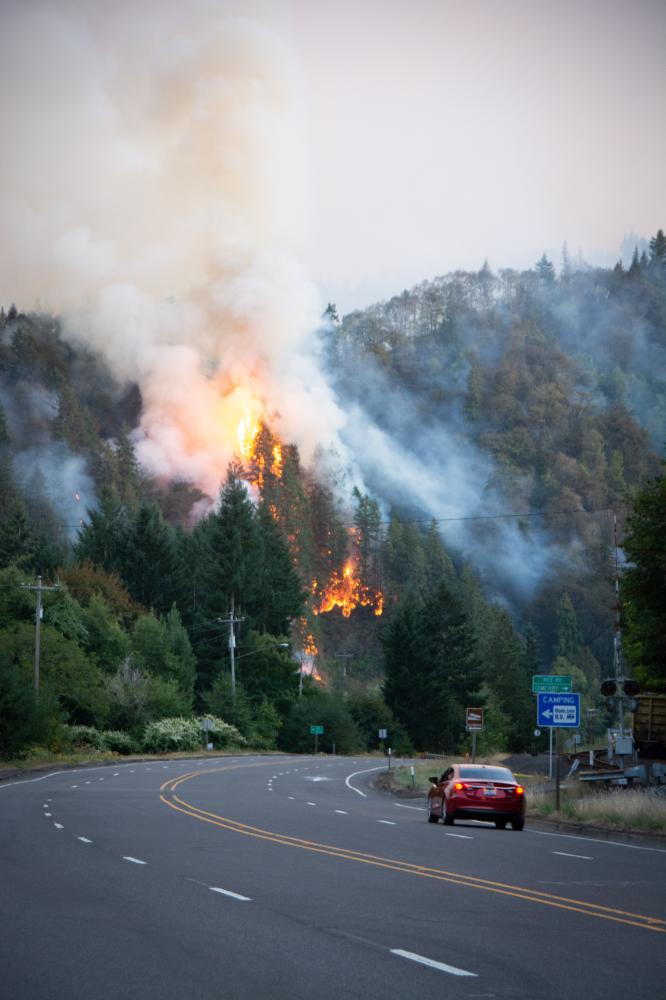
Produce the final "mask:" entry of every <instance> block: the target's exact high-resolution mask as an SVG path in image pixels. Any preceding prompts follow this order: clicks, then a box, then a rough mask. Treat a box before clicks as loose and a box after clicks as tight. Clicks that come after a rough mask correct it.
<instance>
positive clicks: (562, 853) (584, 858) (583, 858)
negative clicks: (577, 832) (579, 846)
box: [550, 851, 594, 861]
mask: <svg viewBox="0 0 666 1000" xmlns="http://www.w3.org/2000/svg"><path fill="white" fill-rule="evenodd" d="M550 853H551V854H559V856H560V857H561V858H580V860H581V861H594V858H592V857H590V856H589V854H567V852H566V851H551V852H550Z"/></svg>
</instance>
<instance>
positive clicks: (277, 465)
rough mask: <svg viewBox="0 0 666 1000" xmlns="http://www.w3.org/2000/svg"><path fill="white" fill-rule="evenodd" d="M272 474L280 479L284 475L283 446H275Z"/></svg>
mask: <svg viewBox="0 0 666 1000" xmlns="http://www.w3.org/2000/svg"><path fill="white" fill-rule="evenodd" d="M271 472H272V473H273V475H274V476H277V478H278V479H279V478H280V477H281V475H282V446H281V445H279V444H274V445H273V464H272V465H271Z"/></svg>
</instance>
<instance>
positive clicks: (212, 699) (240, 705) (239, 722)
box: [202, 672, 254, 739]
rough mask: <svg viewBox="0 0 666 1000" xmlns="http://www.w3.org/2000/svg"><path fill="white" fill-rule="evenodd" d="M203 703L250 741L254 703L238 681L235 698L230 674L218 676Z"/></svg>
mask: <svg viewBox="0 0 666 1000" xmlns="http://www.w3.org/2000/svg"><path fill="white" fill-rule="evenodd" d="M202 701H203V703H204V705H205V707H206V708H207V709H208V711H209V712H212V713H213V715H217V716H220V717H221V718H224V719H227V720H228V721H229V722H230V723H231V724H232V725H234V726H235V727H236V728H237V729H238V730H239V732H241V733H242V734H243V736H245V737H247V738H248V739H249V738H250V737H251V734H252V726H253V722H254V711H253V706H252V703H251V702H250V700H249V698H248V697H247V695H246V694H245V689H244V687H243V685H242V684H241V683H239V682H238V681H237V682H236V694H235V697H234V696H233V695H232V690H231V677H230V675H229V674H228V673H223V672H219V673H218V674H217V675H216V677H215V680H214V681H213V683H212V685H211V687H210V688H209V689H208V691H205V692H204V693H203V697H202Z"/></svg>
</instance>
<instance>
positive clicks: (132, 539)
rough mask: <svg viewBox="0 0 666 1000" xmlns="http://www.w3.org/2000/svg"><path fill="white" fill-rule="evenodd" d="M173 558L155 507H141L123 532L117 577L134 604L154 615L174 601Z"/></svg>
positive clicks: (170, 537)
mask: <svg viewBox="0 0 666 1000" xmlns="http://www.w3.org/2000/svg"><path fill="white" fill-rule="evenodd" d="M175 569H176V557H175V552H174V541H173V535H172V532H171V529H170V528H169V526H168V525H167V524H166V523H165V521H164V519H163V517H162V514H161V511H160V509H159V507H158V506H157V504H155V503H142V504H141V506H140V507H139V509H138V510H137V512H136V515H135V516H134V518H133V519H132V520H131V522H130V524H129V526H128V532H127V545H126V550H125V559H124V561H123V565H122V566H121V567H120V575H121V577H122V579H123V581H124V583H125V585H126V587H127V589H128V590H129V592H130V594H131V595H132V597H133V598H134V600H135V601H138V602H139V603H140V604H143V606H144V607H146V608H153V609H154V610H155V611H156V612H158V614H162V613H165V612H166V611H167V610H168V609H169V608H170V607H171V605H172V603H173V600H174V597H175V581H174V574H175Z"/></svg>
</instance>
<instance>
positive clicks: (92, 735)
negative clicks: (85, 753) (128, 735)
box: [62, 725, 106, 750]
mask: <svg viewBox="0 0 666 1000" xmlns="http://www.w3.org/2000/svg"><path fill="white" fill-rule="evenodd" d="M62 733H63V736H64V738H65V739H66V740H67V742H68V743H69V745H70V746H71V747H72V748H73V749H75V750H76V749H82V748H84V747H88V748H89V749H92V750H105V749H106V747H105V745H104V734H103V733H101V732H100V731H99V729H95V727H94V726H68V725H63V726H62Z"/></svg>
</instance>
